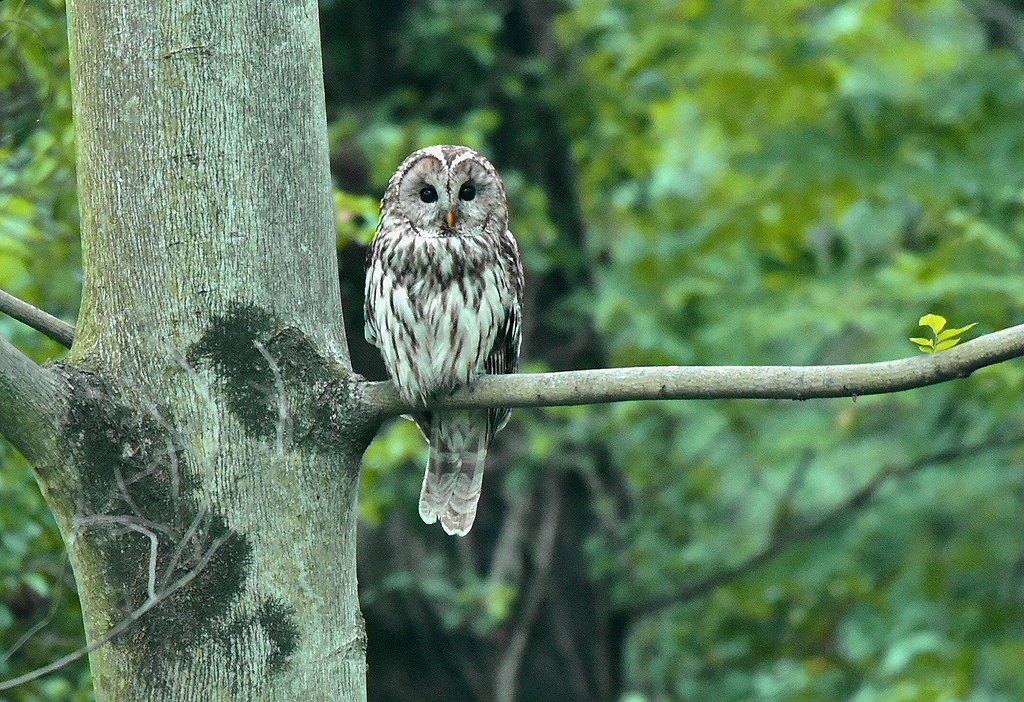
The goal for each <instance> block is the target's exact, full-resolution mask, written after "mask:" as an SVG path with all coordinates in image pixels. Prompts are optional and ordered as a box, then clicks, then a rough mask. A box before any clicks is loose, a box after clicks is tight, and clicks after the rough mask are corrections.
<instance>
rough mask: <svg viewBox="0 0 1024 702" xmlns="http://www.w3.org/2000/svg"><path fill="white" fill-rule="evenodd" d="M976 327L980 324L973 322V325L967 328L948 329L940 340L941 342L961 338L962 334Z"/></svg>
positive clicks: (941, 335) (940, 336)
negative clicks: (955, 337)
mask: <svg viewBox="0 0 1024 702" xmlns="http://www.w3.org/2000/svg"><path fill="white" fill-rule="evenodd" d="M976 326H978V323H977V322H972V323H971V324H968V325H967V326H966V327H957V328H956V329H947V330H946V331H944V332H942V333H941V334H939V336H938V340H939V341H945V340H946V339H949V338H951V337H954V336H960V335H961V334H963V333H964V332H965V331H967V330H968V329H971V328H972V327H976Z"/></svg>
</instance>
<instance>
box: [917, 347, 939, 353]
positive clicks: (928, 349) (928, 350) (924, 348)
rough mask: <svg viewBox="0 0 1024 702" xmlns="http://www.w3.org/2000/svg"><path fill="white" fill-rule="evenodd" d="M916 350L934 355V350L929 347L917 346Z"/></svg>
mask: <svg viewBox="0 0 1024 702" xmlns="http://www.w3.org/2000/svg"><path fill="white" fill-rule="evenodd" d="M917 348H919V349H920V350H921V351H924V352H925V353H935V349H933V348H932V347H931V346H918V347H917Z"/></svg>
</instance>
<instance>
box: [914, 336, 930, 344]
mask: <svg viewBox="0 0 1024 702" xmlns="http://www.w3.org/2000/svg"><path fill="white" fill-rule="evenodd" d="M910 340H911V341H913V342H914V343H915V344H917V345H918V346H931V345H932V340H931V339H925V338H923V337H920V336H913V337H911V338H910Z"/></svg>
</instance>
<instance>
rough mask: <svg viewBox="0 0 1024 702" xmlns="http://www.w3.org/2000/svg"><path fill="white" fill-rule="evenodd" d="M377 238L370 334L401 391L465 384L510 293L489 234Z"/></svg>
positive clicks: (478, 366) (421, 397)
mask: <svg viewBox="0 0 1024 702" xmlns="http://www.w3.org/2000/svg"><path fill="white" fill-rule="evenodd" d="M377 244H378V250H377V252H376V254H377V255H375V256H374V258H373V260H372V261H371V262H370V267H369V270H368V272H367V273H368V275H367V281H366V288H367V289H366V293H367V305H366V308H367V315H368V317H372V319H371V318H368V319H367V338H368V339H369V340H370V341H371V343H374V344H376V345H377V346H378V347H379V348H380V350H381V354H382V355H383V356H384V362H385V364H386V365H387V367H388V370H389V371H390V373H391V377H392V378H393V379H394V381H395V383H396V384H397V386H398V389H399V392H400V393H401V394H402V396H403V397H404V398H405V399H406V400H407V401H410V402H414V401H421V402H423V401H426V400H427V399H428V398H430V397H433V396H436V395H438V394H441V393H445V392H448V391H450V390H452V389H453V388H456V387H459V386H462V385H466V384H468V383H469V382H471V381H472V379H473V378H474V377H476V376H477V375H479V374H480V373H482V372H483V371H484V364H485V362H486V360H487V357H488V355H489V354H490V352H491V350H492V348H493V347H494V342H495V339H496V338H497V335H498V332H499V329H500V328H501V326H502V325H503V324H504V322H505V318H506V316H507V314H508V310H509V307H510V305H511V304H512V298H513V294H514V293H513V290H512V285H511V281H510V279H509V276H508V274H507V272H506V271H505V270H504V268H503V267H502V265H501V261H500V260H499V258H498V257H497V256H496V255H495V254H494V251H495V247H494V246H493V244H490V242H489V241H488V238H487V237H486V235H480V236H465V237H444V238H442V237H418V236H412V235H409V234H406V235H405V236H386V235H385V236H384V238H383V239H382V240H381V241H379V242H377ZM371 327H372V329H371ZM371 334H374V335H375V337H376V338H370V336H371Z"/></svg>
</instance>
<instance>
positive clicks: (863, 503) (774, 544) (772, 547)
mask: <svg viewBox="0 0 1024 702" xmlns="http://www.w3.org/2000/svg"><path fill="white" fill-rule="evenodd" d="M1022 444H1024V436H1014V437H1010V438H1008V439H1005V440H1002V441H994V442H993V441H990V442H985V443H979V444H973V445H970V446H961V447H959V448H953V449H948V450H946V451H941V452H939V453H934V454H931V455H928V456H922V457H921V458H918V459H915V460H913V461H911V462H910V463H907V464H904V465H900V466H887V467H885V468H883V469H882V470H880V471H879V472H878V473H877V474H876V475H875V476H874V477H873V478H872V479H871V480H870V481H868V483H867V484H865V485H864V486H863V487H861V488H860V489H859V490H856V491H854V492H853V493H851V494H850V495H849V496H847V498H846V499H845V500H843V501H842V502H840V503H839V504H837V505H836V506H835V507H833V508H832V509H831V510H829V512H828V513H826V514H825V515H823V516H821V517H819V518H818V519H816V520H814V521H813V522H810V523H808V524H806V525H804V526H802V527H797V528H794V529H792V530H789V531H787V532H785V533H782V534H779V535H777V536H775V537H774V538H772V539H771V540H770V541H769V542H768V544H767V545H765V546H764V547H763V548H762V549H761V550H760V551H758V552H757V553H755V554H754V555H753V556H751V557H750V558H748V559H747V560H745V561H743V562H742V563H740V564H739V565H736V566H733V567H731V568H725V569H723V570H721V571H719V572H718V573H713V574H712V575H710V576H708V577H706V578H703V579H701V580H698V581H697V582H695V583H692V584H690V585H688V586H687V587H685V588H683V589H681V590H679V591H678V592H674V593H671V594H667V595H663V596H660V597H655V598H653V599H649V600H646V601H643V602H639V603H637V604H636V605H634V606H632V607H630V608H629V609H628V610H627V613H628V614H629V616H630V617H632V618H638V617H646V616H650V615H653V614H657V613H659V612H661V611H662V610H664V609H667V608H668V607H672V606H675V605H680V604H685V603H687V602H691V601H693V600H696V599H700V598H701V597H704V596H706V595H709V594H711V593H712V592H713V591H714V590H717V589H718V588H720V587H724V586H726V585H728V584H730V583H732V582H735V581H736V580H739V579H740V578H742V577H743V576H745V575H747V574H749V573H751V572H753V571H754V570H756V569H757V568H759V567H761V566H762V565H764V564H765V563H767V562H769V561H771V560H772V559H774V558H776V557H777V556H780V555H782V554H783V553H785V552H786V551H788V550H789V549H791V548H793V547H795V546H797V545H798V544H800V543H803V542H804V541H807V540H809V539H811V538H813V537H815V536H818V535H820V534H822V533H823V532H825V531H827V530H828V529H831V528H832V527H834V526H836V525H837V524H839V523H840V522H842V521H843V520H845V519H847V518H849V517H852V516H855V515H856V514H858V513H859V512H860V511H861V510H862V509H864V508H866V507H867V506H868V505H870V504H871V502H872V501H873V500H874V499H875V497H876V496H877V495H878V492H879V490H881V489H882V487H883V486H885V485H886V484H887V483H888V482H889V481H890V480H892V479H895V478H902V477H906V476H907V475H910V474H912V473H916V472H918V471H920V470H922V469H924V468H928V467H929V466H934V465H938V464H942V463H948V462H950V461H954V460H956V459H958V458H963V457H964V456H977V455H978V454H981V453H985V452H988V451H998V450H1004V449H1010V448H1014V447H1017V446H1020V445H1022Z"/></svg>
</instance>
